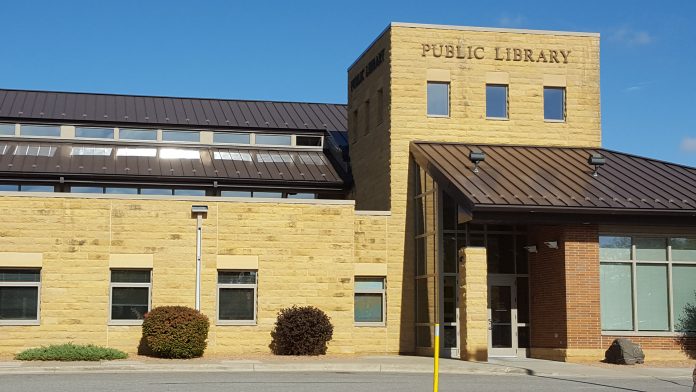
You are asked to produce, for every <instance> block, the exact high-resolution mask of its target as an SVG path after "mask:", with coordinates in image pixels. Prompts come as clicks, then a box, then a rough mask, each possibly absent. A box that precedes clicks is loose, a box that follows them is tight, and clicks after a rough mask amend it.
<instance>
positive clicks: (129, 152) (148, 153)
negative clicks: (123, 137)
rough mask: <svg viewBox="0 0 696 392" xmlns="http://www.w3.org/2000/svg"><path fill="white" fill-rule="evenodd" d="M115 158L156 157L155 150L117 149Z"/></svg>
mask: <svg viewBox="0 0 696 392" xmlns="http://www.w3.org/2000/svg"><path fill="white" fill-rule="evenodd" d="M116 156H117V157H156V156H157V149H156V148H125V147H122V148H119V149H117V150H116Z"/></svg>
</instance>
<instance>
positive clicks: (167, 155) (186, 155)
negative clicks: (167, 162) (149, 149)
mask: <svg viewBox="0 0 696 392" xmlns="http://www.w3.org/2000/svg"><path fill="white" fill-rule="evenodd" d="M159 157H160V158H161V159H201V152H200V151H198V150H184V149H181V148H161V149H160V151H159Z"/></svg>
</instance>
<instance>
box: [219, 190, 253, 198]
mask: <svg viewBox="0 0 696 392" xmlns="http://www.w3.org/2000/svg"><path fill="white" fill-rule="evenodd" d="M220 196H222V197H251V192H250V191H222V192H220Z"/></svg>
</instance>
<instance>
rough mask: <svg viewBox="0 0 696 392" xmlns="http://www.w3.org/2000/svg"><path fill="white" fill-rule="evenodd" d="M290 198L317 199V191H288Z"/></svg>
mask: <svg viewBox="0 0 696 392" xmlns="http://www.w3.org/2000/svg"><path fill="white" fill-rule="evenodd" d="M287 195H288V199H316V198H317V195H316V194H315V193H301V192H300V193H288V194H287Z"/></svg>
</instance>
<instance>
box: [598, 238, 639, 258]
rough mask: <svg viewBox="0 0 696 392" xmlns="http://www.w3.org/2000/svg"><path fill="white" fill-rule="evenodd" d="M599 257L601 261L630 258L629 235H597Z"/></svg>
mask: <svg viewBox="0 0 696 392" xmlns="http://www.w3.org/2000/svg"><path fill="white" fill-rule="evenodd" d="M599 259H600V260H602V261H615V260H620V261H628V260H631V237H611V236H600V237H599Z"/></svg>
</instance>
